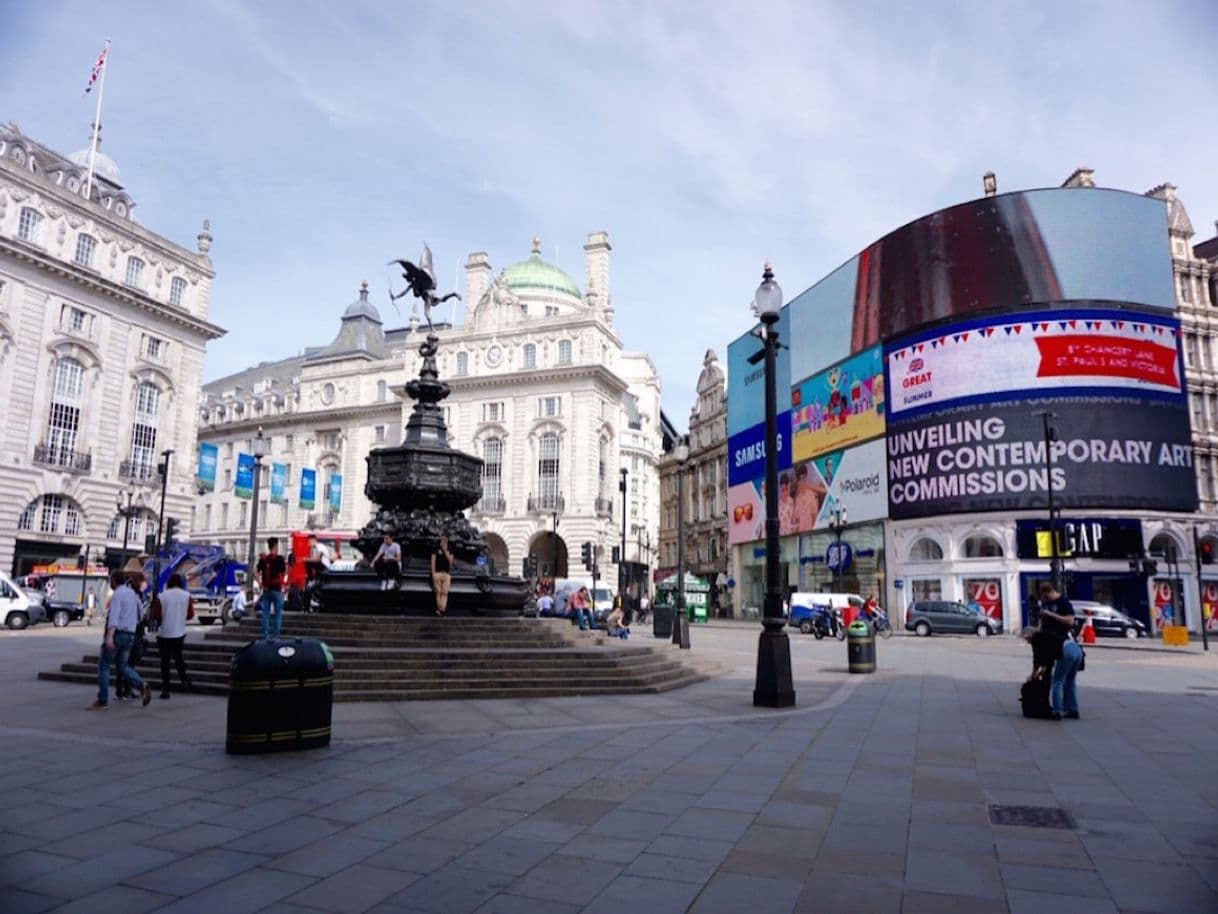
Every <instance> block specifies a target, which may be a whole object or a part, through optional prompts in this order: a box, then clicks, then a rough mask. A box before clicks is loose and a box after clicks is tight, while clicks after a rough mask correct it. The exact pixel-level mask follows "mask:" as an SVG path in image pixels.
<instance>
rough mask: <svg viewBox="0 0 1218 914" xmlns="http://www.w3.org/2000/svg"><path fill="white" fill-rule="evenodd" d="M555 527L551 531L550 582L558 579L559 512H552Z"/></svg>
mask: <svg viewBox="0 0 1218 914" xmlns="http://www.w3.org/2000/svg"><path fill="white" fill-rule="evenodd" d="M550 516H551V517H552V518H553V519H554V527H553V529H551V531H550V583H551V584H553V583H554V582H555V581H556V580H558V512H557V511H552V512H550Z"/></svg>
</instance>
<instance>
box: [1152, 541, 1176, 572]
mask: <svg viewBox="0 0 1218 914" xmlns="http://www.w3.org/2000/svg"><path fill="white" fill-rule="evenodd" d="M1150 554H1151V555H1153V556H1160V557H1162V558H1163V559H1165V560H1167V561H1169V562H1170V561H1179V559H1180V547H1179V546H1178V545H1177V544H1176V540H1175V537H1173V536H1172V535H1171V534H1170V533H1160V534H1157V535H1156V536H1155V538H1154V539H1152V540H1151V541H1150ZM1160 570H1161V571H1163V572H1164V573H1165V574H1166V573H1167V569H1166V568H1163V569H1160Z"/></svg>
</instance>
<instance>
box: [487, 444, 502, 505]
mask: <svg viewBox="0 0 1218 914" xmlns="http://www.w3.org/2000/svg"><path fill="white" fill-rule="evenodd" d="M502 498H503V439H502V438H487V439H486V440H485V441H484V442H482V502H483V507H484V508H486V509H488V510H493V509H496V508H497V507H498V505H499V502H500V500H501V499H502Z"/></svg>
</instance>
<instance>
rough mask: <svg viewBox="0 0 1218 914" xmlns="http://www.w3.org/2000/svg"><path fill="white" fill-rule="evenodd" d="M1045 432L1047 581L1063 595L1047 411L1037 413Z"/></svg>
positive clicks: (1053, 438) (1053, 434)
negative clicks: (1047, 520) (1047, 526)
mask: <svg viewBox="0 0 1218 914" xmlns="http://www.w3.org/2000/svg"><path fill="white" fill-rule="evenodd" d="M1036 415H1038V416H1040V418H1041V421H1042V422H1043V424H1044V430H1045V487H1046V489H1047V491H1048V493H1049V580H1050V581H1052V583H1053V589H1054V590H1056V591H1057V592H1058V593H1060V594H1063V595H1065V592H1066V590H1065V586H1064V584H1063V583H1062V560H1061V559H1060V558H1059V557H1058V554H1057V509H1056V507H1055V506H1054V504H1053V442H1054V441H1056V440H1057V429H1056V428H1054V427H1053V419H1054V418H1055V414H1054V413H1051V412H1049V411H1048V410H1047V409H1042V410H1039V411H1037V413H1036Z"/></svg>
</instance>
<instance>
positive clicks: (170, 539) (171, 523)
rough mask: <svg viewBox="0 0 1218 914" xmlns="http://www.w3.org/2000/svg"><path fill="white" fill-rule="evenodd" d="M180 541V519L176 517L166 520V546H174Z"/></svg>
mask: <svg viewBox="0 0 1218 914" xmlns="http://www.w3.org/2000/svg"><path fill="white" fill-rule="evenodd" d="M177 541H178V519H177V518H176V517H167V518H165V545H166V546H173V545H175V544H176V543H177Z"/></svg>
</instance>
